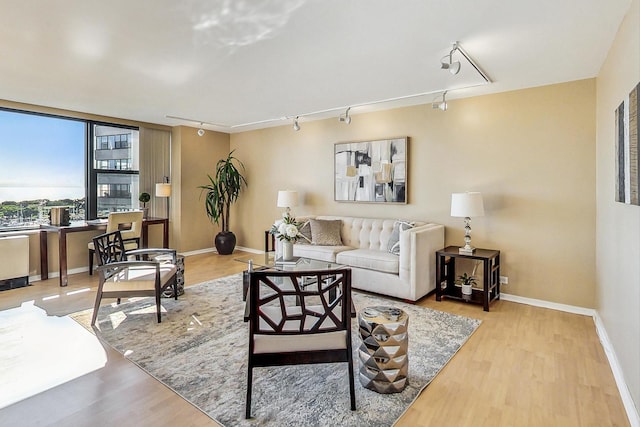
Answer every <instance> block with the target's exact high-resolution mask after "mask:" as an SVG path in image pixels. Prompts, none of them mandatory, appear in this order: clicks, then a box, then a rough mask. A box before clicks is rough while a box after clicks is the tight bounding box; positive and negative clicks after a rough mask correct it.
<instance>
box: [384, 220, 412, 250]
mask: <svg viewBox="0 0 640 427" xmlns="http://www.w3.org/2000/svg"><path fill="white" fill-rule="evenodd" d="M414 225H415V224H414V223H413V222H408V221H396V222H395V224H393V231H392V232H391V237H389V243H388V244H387V251H388V252H389V253H391V254H394V255H400V231H404V230H409V229H411V228H413V227H414Z"/></svg>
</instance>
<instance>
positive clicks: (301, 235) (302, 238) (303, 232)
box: [296, 220, 311, 245]
mask: <svg viewBox="0 0 640 427" xmlns="http://www.w3.org/2000/svg"><path fill="white" fill-rule="evenodd" d="M296 243H300V244H301V245H308V244H310V243H311V222H309V220H306V221H303V222H302V223H301V225H300V227H298V240H297V241H296Z"/></svg>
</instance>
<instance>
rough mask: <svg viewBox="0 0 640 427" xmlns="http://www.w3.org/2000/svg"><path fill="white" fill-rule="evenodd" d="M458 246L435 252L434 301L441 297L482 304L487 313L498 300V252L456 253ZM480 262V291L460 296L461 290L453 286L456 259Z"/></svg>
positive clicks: (480, 250)
mask: <svg viewBox="0 0 640 427" xmlns="http://www.w3.org/2000/svg"><path fill="white" fill-rule="evenodd" d="M458 249H460V247H459V246H447V247H446V248H444V249H440V250H439V251H436V301H441V300H442V297H443V296H444V297H446V298H452V299H457V300H461V301H467V302H473V303H476V304H482V305H483V307H484V311H489V303H490V302H491V301H494V300H498V299H500V251H499V250H495V249H479V248H478V249H476V250H475V251H474V252H473V255H463V254H461V253H459V252H458ZM460 258H462V259H469V260H476V261H481V262H482V265H483V278H482V289H476V288H474V289H473V293H472V294H471V295H469V296H463V295H462V289H461V287H460V286H457V285H456V284H455V279H456V259H460Z"/></svg>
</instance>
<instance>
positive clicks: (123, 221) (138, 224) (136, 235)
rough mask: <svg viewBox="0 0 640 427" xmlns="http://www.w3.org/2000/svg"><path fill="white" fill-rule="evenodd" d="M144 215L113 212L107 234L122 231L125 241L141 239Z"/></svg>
mask: <svg viewBox="0 0 640 427" xmlns="http://www.w3.org/2000/svg"><path fill="white" fill-rule="evenodd" d="M143 215H144V212H142V211H128V212H111V213H109V218H108V220H107V233H111V232H113V231H116V230H120V233H121V234H122V240H124V241H127V240H132V239H140V236H141V234H142V217H143Z"/></svg>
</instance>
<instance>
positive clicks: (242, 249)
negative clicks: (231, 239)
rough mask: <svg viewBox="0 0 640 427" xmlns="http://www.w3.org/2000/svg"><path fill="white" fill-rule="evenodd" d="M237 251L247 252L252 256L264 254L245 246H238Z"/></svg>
mask: <svg viewBox="0 0 640 427" xmlns="http://www.w3.org/2000/svg"><path fill="white" fill-rule="evenodd" d="M236 249H238V250H241V251H245V252H249V253H252V254H263V253H264V251H261V250H258V249H253V248H245V247H244V246H236Z"/></svg>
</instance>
